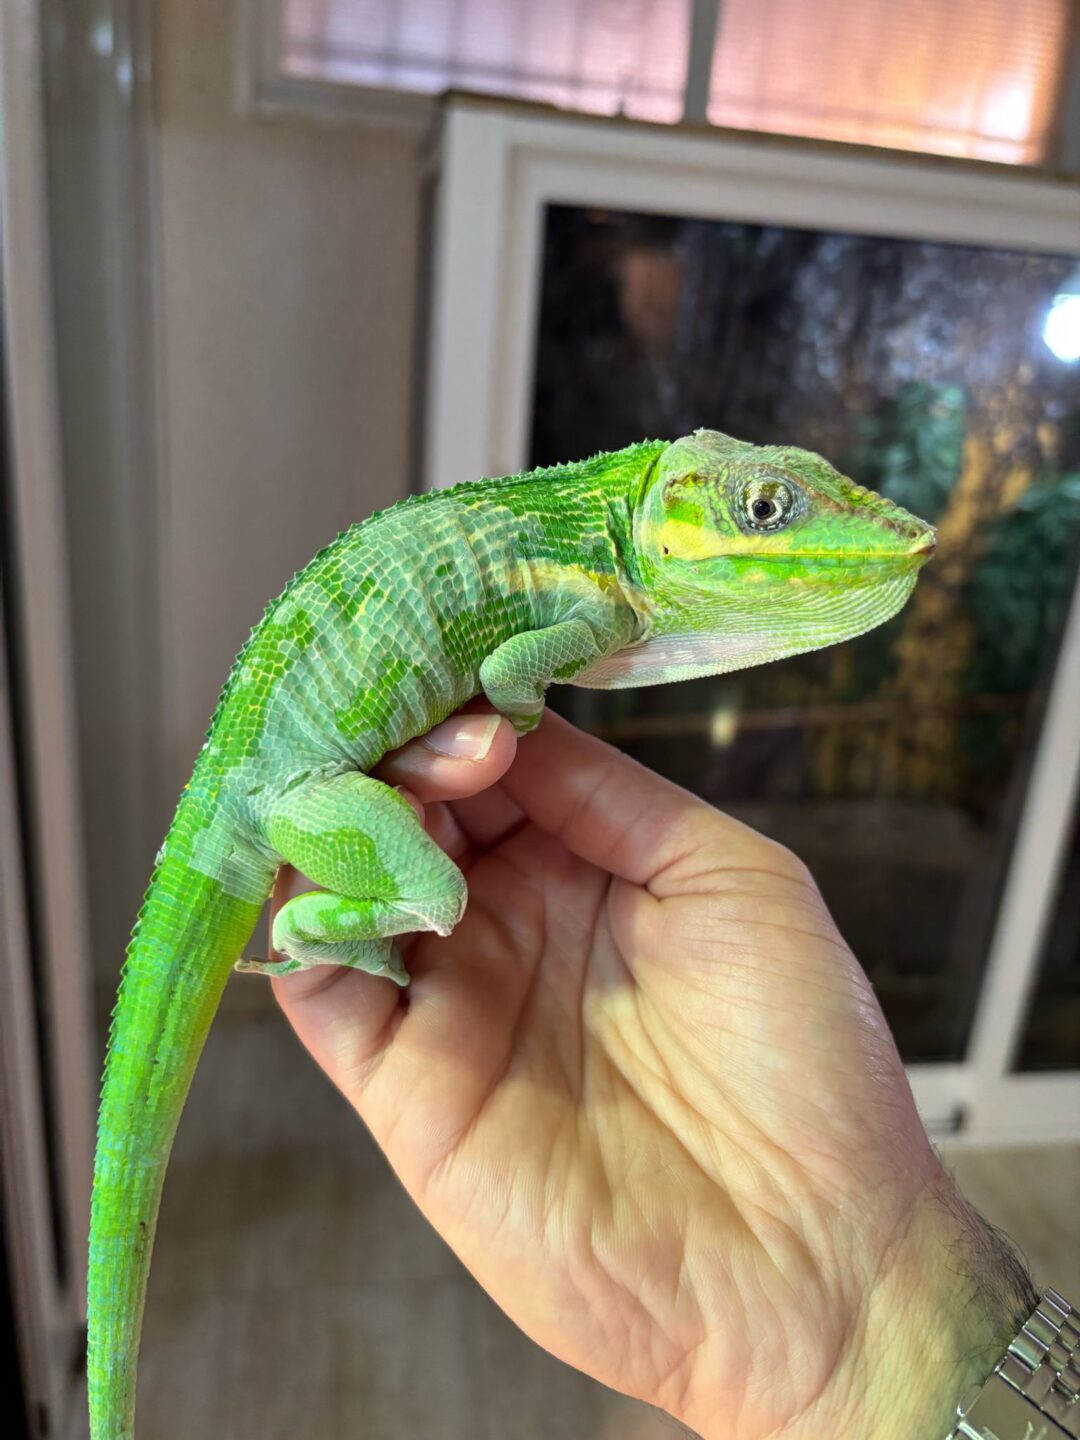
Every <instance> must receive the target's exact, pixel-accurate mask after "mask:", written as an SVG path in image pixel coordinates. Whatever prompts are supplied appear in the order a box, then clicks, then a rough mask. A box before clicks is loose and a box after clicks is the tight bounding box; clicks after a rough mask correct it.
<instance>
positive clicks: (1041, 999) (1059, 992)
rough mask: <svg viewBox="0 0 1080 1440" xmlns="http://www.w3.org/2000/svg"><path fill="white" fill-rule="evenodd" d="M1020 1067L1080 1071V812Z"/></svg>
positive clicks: (1027, 1029) (1043, 954)
mask: <svg viewBox="0 0 1080 1440" xmlns="http://www.w3.org/2000/svg"><path fill="white" fill-rule="evenodd" d="M1016 1068H1017V1069H1018V1070H1077V1069H1080V812H1078V813H1077V815H1075V816H1074V818H1073V829H1072V843H1071V845H1070V847H1069V851H1068V854H1067V856H1066V859H1065V866H1064V869H1063V871H1062V875H1061V881H1060V884H1059V885H1058V891H1057V899H1056V903H1055V905H1054V911H1053V917H1052V919H1051V921H1050V928H1049V930H1048V932H1047V936H1046V942H1045V944H1044V946H1043V953H1042V963H1041V965H1040V969H1039V978H1038V980H1037V982H1036V985H1035V990H1034V992H1033V994H1032V997H1031V1005H1030V1007H1029V1010H1028V1017H1027V1023H1026V1025H1025V1028H1024V1038H1023V1041H1022V1043H1021V1046H1020V1053H1019V1055H1018V1056H1017V1060H1016Z"/></svg>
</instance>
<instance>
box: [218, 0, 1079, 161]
mask: <svg viewBox="0 0 1080 1440" xmlns="http://www.w3.org/2000/svg"><path fill="white" fill-rule="evenodd" d="M235 4H236V45H235V74H234V91H235V97H236V105H237V109H238V110H239V112H240V113H241V114H242V115H245V116H248V117H260V116H261V117H265V118H270V117H274V116H283V115H300V116H307V117H309V118H314V119H321V120H330V121H354V122H359V123H363V124H368V125H375V126H389V127H392V128H396V129H398V130H403V131H407V132H412V133H414V134H417V135H424V134H426V133H427V132H429V131H430V130H431V129H432V128H433V126H435V125H436V124H437V122H438V115H439V107H440V104H441V101H442V99H443V98H444V97H443V96H441V95H440V94H438V93H432V94H424V93H421V92H419V91H410V90H398V89H396V88H394V87H392V86H376V85H359V84H355V83H352V82H346V81H335V80H322V79H320V80H315V79H304V78H301V77H299V76H296V75H286V74H285V73H284V72H283V71H282V68H281V65H280V62H279V56H280V54H281V45H280V39H281V14H282V6H283V4H284V0H235ZM690 5H691V15H690V33H689V55H688V57H687V68H686V81H685V84H684V88H683V119H682V123H683V124H684V125H693V126H699V125H700V126H702V127H704V128H705V129H706V130H707V131H709V132H710V133H711V132H717V133H720V134H726V133H729V132H727V131H725V130H724V129H723V128H722V127H720V126H714V125H712V124H711V123H710V122H709V120H708V106H709V90H710V85H711V80H712V65H713V52H714V50H715V46H716V36H717V32H718V30H719V28H720V20H721V15H722V12H723V6H724V0H690ZM1069 26H1070V31H1069V36H1068V39H1067V42H1066V48H1067V50H1068V55H1067V58H1066V61H1065V79H1064V82H1063V84H1062V86H1061V91H1060V93H1059V95H1058V101H1057V111H1056V115H1055V118H1054V123H1053V124H1052V126H1051V135H1052V139H1051V141H1050V153H1049V155H1048V156H1047V158H1046V161H1045V162H1044V164H1043V165H1042V166H1040V167H1035V166H1024V165H1016V166H1011V167H1010V168H1012V169H1016V170H1029V169H1048V170H1059V171H1061V172H1063V173H1066V174H1080V3H1078V0H1072V8H1071V13H1070V16H1069ZM447 93H455V92H453V91H450V92H447ZM459 93H460V92H459ZM480 98H484V99H491V100H498V101H500V102H502V103H506V104H512V105H514V104H516V105H524V104H528V103H529V102H528V101H522V100H517V99H515V98H514V97H513V96H496V95H491V96H483V97H480ZM540 108H546V107H540ZM557 113H559V114H565V116H566V117H567V118H574V117H575V116H577V115H580V114H581V113H582V112H580V111H574V110H567V111H558V112H557ZM594 118H601V117H594ZM633 123H638V124H655V125H656V127H657V128H658V129H664V130H669V129H673V128H675V127H673V126H670V125H661V124H659V122H651V121H635V122H633ZM730 133H737V134H745V135H753V134H758V133H770V134H775V133H777V132H758V131H753V130H746V131H738V132H730ZM791 138H793V139H806V140H807V143H821V144H833V145H845V144H849V143H851V142H847V141H840V140H836V141H820V142H818V141H816V140H814V139H813V137H800V136H792V137H791ZM851 148H852V149H854V150H858V149H860V148H863V147H861V146H859V145H857V144H851ZM896 153H897V154H914V155H928V156H936V155H937V152H936V151H920V150H916V151H904V150H897V151H896ZM942 158H948V157H942ZM973 163H980V162H977V161H976V162H973ZM983 163H985V162H983Z"/></svg>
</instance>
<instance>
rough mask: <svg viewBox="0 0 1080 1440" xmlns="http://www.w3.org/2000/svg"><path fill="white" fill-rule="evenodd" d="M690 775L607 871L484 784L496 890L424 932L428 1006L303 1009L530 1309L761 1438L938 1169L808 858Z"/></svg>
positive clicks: (647, 1383)
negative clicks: (929, 1169)
mask: <svg viewBox="0 0 1080 1440" xmlns="http://www.w3.org/2000/svg"><path fill="white" fill-rule="evenodd" d="M624 763H625V762H624ZM510 778H511V780H513V772H512V773H511V777H510ZM525 783H526V785H527V783H528V782H525ZM655 783H657V784H659V783H660V782H655ZM508 789H509V791H510V792H511V793H512V792H513V786H512V785H511V786H509V787H508ZM664 793H665V799H666V804H665V805H664V806H662V807H659V809H660V810H661V811H662V813H661V814H659V815H658V814H657V813H656V809H657V807H654V808H653V810H652V811H650V813H649V815H648V817H647V818H645V817H641V818H640V823H639V825H638V826H637V827H633V826H631V827H630V829H629V831H621V832H620V831H619V830H618V829H617V828H616V827H614V826H613V827H611V830H612V833H611V835H610V837H609V840H608V842H607V843H609V844H610V850H611V857H610V862H609V863H610V869H607V868H600V867H599V866H598V865H596V864H592V863H588V862H586V861H585V860H583V859H581V858H580V856H579V855H578V854H575V853H573V851H572V850H571V849H570V848H568V845H567V844H566V843H564V842H563V841H562V840H561V839H559V838H558V837H557V834H553V833H551V832H552V829H553V828H554V829H556V830H557V828H558V827H552V826H547V827H546V828H543V827H542V826H541V825H539V824H537V823H534V822H530V821H528V820H524V819H521V818H520V817H519V816H518V815H515V814H514V813H513V812H514V810H515V809H516V798H515V799H508V798H507V794H506V793H503V794H499V793H498V792H488V794H487V795H485V796H483V797H481V798H480V799H478V800H474V801H469V802H466V804H465V805H463V806H460V807H458V824H459V825H464V826H465V829H466V830H467V831H468V833H469V835H470V837H471V838H470V841H469V843H468V844H466V845H465V847H464V853H462V854H461V856H460V858H461V860H462V863H463V865H464V866H465V868H466V870H467V873H468V879H469V892H470V899H469V907H468V910H467V912H466V916H465V918H464V920H463V921H462V923H461V924H460V925H459V926H458V928H457V930H456V931H455V932H454V934H453V935H452V936H451V937H450V938H449V939H446V940H440V939H437V938H434V937H430V936H425V937H422V938H421V939H419V940H418V941H417V942H416V943H415V945H414V946H413V947H412V949H411V951H410V953H409V966H410V970H411V971H412V974H413V976H414V981H413V986H412V989H411V996H410V1004H409V1006H408V1009H407V1010H396V1011H393V1012H391V1011H389V1010H388V1011H387V1014H386V1020H385V1023H384V1024H382V1025H381V1026H380V1025H375V1026H372V1025H371V1024H368V1025H366V1027H365V1026H357V1025H356V1023H355V1020H356V1017H355V1015H353V1016H352V1017H351V1018H350V1016H349V1013H348V1008H347V1007H343V1006H341V1005H340V1003H339V1004H338V1006H337V1008H336V1011H335V1012H334V1014H335V1015H336V1020H333V1021H331V1022H328V1021H327V1019H326V1013H324V1014H322V1015H321V1017H319V1018H316V1019H312V1020H311V1021H310V1024H309V1027H308V1033H305V1026H304V1024H303V1023H302V1022H301V1021H300V1020H299V1019H298V1018H297V1017H296V1016H294V1017H293V1019H294V1024H297V1028H298V1029H299V1030H300V1031H301V1034H302V1035H303V1036H304V1038H305V1040H306V1041H307V1043H308V1044H309V1045H310V1046H311V1048H312V1049H313V1050H315V1052H316V1054H317V1055H320V1058H322V1057H323V1056H325V1055H326V1054H327V1053H332V1054H333V1055H334V1057H335V1058H336V1068H335V1066H334V1065H333V1064H328V1067H327V1068H329V1069H330V1071H331V1074H332V1075H333V1077H334V1078H335V1079H336V1080H337V1083H339V1084H340V1085H341V1086H342V1088H343V1089H345V1091H346V1093H347V1094H349V1095H350V1097H351V1098H352V1099H353V1100H354V1103H356V1104H357V1107H358V1108H359V1109H360V1110H361V1113H362V1114H363V1115H364V1116H365V1118H366V1119H367V1120H368V1121H369V1123H370V1124H371V1126H372V1129H373V1130H374V1132H375V1134H376V1136H377V1138H378V1139H379V1140H380V1143H382V1144H383V1146H384V1148H385V1149H386V1151H387V1153H388V1155H389V1156H390V1159H391V1161H392V1163H393V1164H394V1165H395V1168H396V1169H397V1170H398V1172H399V1174H400V1175H401V1177H402V1179H403V1181H404V1183H405V1184H406V1186H407V1187H408V1189H409V1190H410V1192H411V1193H412V1194H413V1195H414V1197H415V1198H416V1199H417V1201H418V1203H419V1204H420V1205H421V1207H422V1208H423V1209H424V1211H425V1212H426V1213H427V1215H428V1216H429V1218H430V1219H431V1220H432V1222H433V1223H434V1224H435V1225H436V1227H437V1228H438V1229H439V1230H440V1231H441V1232H442V1233H443V1234H444V1235H445V1236H446V1238H447V1239H448V1240H449V1242H450V1243H451V1244H452V1245H453V1246H454V1248H455V1249H456V1250H457V1251H458V1253H459V1254H460V1255H461V1257H462V1259H463V1260H464V1261H465V1263H466V1264H467V1265H468V1266H469V1267H470V1268H471V1269H472V1270H473V1271H474V1273H475V1274H476V1275H477V1277H478V1279H479V1280H480V1281H481V1283H482V1284H483V1285H484V1287H485V1288H486V1289H487V1290H488V1291H489V1292H490V1293H491V1294H492V1296H493V1297H494V1298H495V1299H496V1300H497V1301H498V1302H499V1303H500V1304H501V1305H502V1307H503V1308H504V1309H505V1310H506V1311H507V1312H508V1313H509V1314H510V1315H511V1316H512V1317H513V1318H514V1319H515V1320H516V1321H517V1322H518V1323H519V1324H520V1325H521V1326H522V1328H523V1329H525V1330H526V1331H527V1332H528V1333H529V1334H531V1335H532V1336H533V1337H534V1338H535V1339H536V1340H538V1341H539V1342H540V1343H541V1344H543V1345H544V1346H546V1347H547V1348H548V1349H550V1350H552V1351H553V1352H554V1353H556V1354H558V1355H560V1356H561V1357H562V1358H564V1359H566V1360H568V1361H569V1362H571V1363H572V1364H574V1365H576V1366H578V1367H579V1368H581V1369H585V1370H587V1371H589V1372H590V1373H592V1374H594V1375H596V1376H597V1378H599V1379H601V1380H603V1381H604V1382H605V1383H607V1384H609V1385H612V1386H614V1387H616V1388H618V1389H621V1390H624V1391H626V1392H628V1393H632V1394H637V1395H639V1396H641V1397H643V1398H645V1399H647V1400H649V1401H651V1402H652V1403H654V1404H657V1405H660V1406H662V1407H663V1408H665V1409H667V1410H669V1411H671V1412H672V1413H673V1414H676V1415H679V1416H681V1417H682V1418H684V1419H686V1420H687V1421H688V1422H689V1423H691V1424H694V1425H695V1426H697V1427H699V1428H701V1429H708V1430H712V1429H713V1428H714V1427H715V1426H716V1425H717V1421H718V1418H719V1417H721V1416H722V1422H723V1423H722V1429H721V1433H724V1434H725V1435H730V1436H732V1437H736V1436H738V1437H746V1440H751V1437H759V1436H762V1437H763V1436H766V1435H771V1434H773V1433H774V1432H775V1431H777V1430H780V1429H782V1428H783V1427H784V1426H786V1425H791V1424H793V1423H794V1422H795V1421H796V1420H797V1418H798V1417H800V1416H803V1415H804V1414H807V1413H811V1412H812V1410H813V1407H814V1406H815V1405H816V1404H818V1403H823V1402H821V1401H820V1399H819V1397H822V1396H823V1394H826V1393H827V1392H828V1391H829V1389H830V1385H831V1382H832V1379H833V1377H834V1373H835V1372H836V1370H837V1366H838V1362H839V1357H840V1352H841V1349H842V1346H843V1344H844V1343H845V1341H846V1340H847V1339H848V1338H849V1336H850V1331H851V1329H852V1327H853V1326H854V1325H855V1324H857V1321H858V1314H857V1303H856V1300H855V1298H854V1297H855V1296H857V1295H858V1294H859V1292H860V1289H861V1287H862V1286H863V1285H864V1284H866V1283H867V1282H868V1281H869V1279H870V1278H871V1276H872V1274H873V1273H874V1271H875V1270H876V1269H877V1268H878V1267H879V1266H880V1265H881V1264H882V1263H883V1260H884V1258H885V1255H886V1251H887V1248H888V1245H889V1242H890V1240H891V1238H892V1232H893V1231H894V1230H895V1229H896V1228H897V1227H898V1226H899V1225H900V1224H901V1222H902V1220H903V1218H904V1216H905V1215H906V1214H907V1212H908V1210H909V1208H910V1205H911V1203H912V1202H911V1194H910V1191H911V1190H912V1189H913V1188H914V1186H915V1184H916V1183H918V1182H917V1180H916V1178H915V1177H914V1176H912V1178H911V1182H910V1184H905V1183H903V1173H902V1172H903V1166H904V1163H905V1160H904V1157H903V1155H902V1154H901V1155H897V1154H896V1153H895V1151H894V1150H893V1149H891V1148H890V1149H888V1150H886V1149H885V1148H884V1147H882V1145H881V1142H880V1139H875V1138H873V1137H880V1136H882V1135H883V1134H884V1135H888V1136H892V1137H894V1138H895V1136H896V1135H897V1134H898V1133H900V1134H903V1133H904V1131H905V1129H907V1128H909V1125H908V1118H907V1117H908V1112H909V1110H910V1100H909V1097H908V1093H907V1090H906V1085H905V1083H904V1080H903V1075H902V1071H901V1070H900V1066H899V1061H898V1059H897V1057H896V1053H895V1050H894V1048H893V1046H892V1042H891V1040H890V1038H889V1036H888V1032H887V1030H886V1029H885V1027H884V1022H883V1021H882V1020H881V1017H880V1013H879V1012H878V1010H877V1007H876V1004H875V1002H874V1001H873V999H872V996H871V994H870V991H869V986H868V985H867V983H866V981H865V978H864V977H863V975H862V972H861V971H860V970H859V969H858V967H857V966H856V965H855V963H854V961H853V960H852V959H851V957H850V955H849V953H848V952H847V951H846V949H845V948H844V947H843V946H842V943H841V942H840V941H839V939H838V937H837V935H836V933H835V931H834V930H833V928H832V925H831V922H830V920H829V918H828V915H827V913H826V912H825V910H824V908H823V906H822V905H821V902H820V899H819V898H818V896H817V892H816V891H815V890H814V888H813V887H812V885H810V884H809V883H808V881H807V880H806V879H805V877H804V875H803V873H802V871H801V868H800V867H799V866H798V864H797V862H795V861H793V860H792V859H791V857H789V856H787V855H786V854H785V852H783V851H781V850H779V849H777V848H776V847H774V846H772V845H770V844H769V842H767V841H764V840H762V839H761V838H760V837H758V836H756V835H754V834H753V833H752V832H750V831H746V830H744V829H743V828H742V827H740V826H735V825H734V824H733V822H730V821H727V820H724V819H723V818H722V817H718V816H715V815H714V812H711V811H709V810H707V809H706V808H705V807H703V806H700V805H699V804H697V803H696V802H693V801H691V800H690V799H689V798H688V797H681V796H680V794H679V792H676V791H673V790H670V788H665V792H664ZM595 798H596V797H595V795H594V797H593V799H594V800H595ZM658 822H659V825H658ZM635 830H637V831H640V832H641V833H640V834H639V835H638V836H637V838H636V839H635ZM458 833H459V835H460V833H461V831H460V830H459V832H458ZM567 834H568V838H569V839H571V840H572V839H573V837H572V834H571V832H569V831H568V832H567ZM459 848H461V847H460V846H459ZM593 848H594V849H595V847H593ZM613 871H614V872H616V873H614V874H613V873H612V872H613ZM627 876H630V877H631V878H626V877H627ZM347 978H348V979H349V980H350V981H357V980H358V981H359V982H360V985H361V986H363V987H364V995H365V1006H367V1005H368V1004H369V1001H370V995H371V986H372V982H370V981H365V980H364V979H363V977H356V976H352V977H347ZM388 990H389V987H388V986H380V987H379V991H378V993H379V994H380V995H385V994H386V993H387V992H388ZM331 993H332V992H331V991H327V992H326V994H327V996H329V995H330V994H331ZM358 993H359V992H358ZM324 1008H325V1007H324ZM327 1013H328V1012H327ZM328 1023H330V1025H331V1029H332V1030H333V1034H332V1035H328V1034H327V1033H326V1026H327V1024H328ZM311 1025H314V1026H315V1028H316V1029H321V1031H322V1032H323V1033H320V1034H318V1035H317V1036H315V1037H313V1035H312V1033H310V1032H311ZM323 1063H327V1061H326V1059H324V1060H323ZM868 1075H869V1076H870V1077H873V1084H874V1089H873V1090H872V1091H870V1092H869V1093H868V1086H867V1076H868ZM875 1108H876V1109H879V1110H880V1109H884V1110H886V1111H892V1112H894V1113H893V1114H892V1115H891V1117H890V1119H891V1121H892V1123H886V1124H880V1123H871V1124H868V1123H867V1122H868V1119H869V1118H871V1117H870V1114H869V1112H871V1111H872V1110H874V1109H875ZM873 1118H874V1119H875V1120H876V1119H877V1118H878V1117H873ZM882 1189H888V1190H890V1192H891V1201H890V1203H889V1204H887V1205H886V1206H885V1207H884V1209H883V1208H882V1206H881V1202H880V1195H879V1194H878V1192H879V1191H880V1190H882ZM872 1192H873V1193H874V1194H875V1200H874V1204H873V1205H870V1204H867V1203H866V1201H867V1198H868V1196H869V1195H870V1194H871V1193H872ZM864 1217H872V1219H870V1218H864ZM838 1250H840V1251H842V1252H843V1253H842V1258H841V1257H840V1256H838ZM538 1257H542V1263H538ZM762 1317H768V1319H767V1323H763V1321H762Z"/></svg>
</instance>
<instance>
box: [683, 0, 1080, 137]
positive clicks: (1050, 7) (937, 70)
mask: <svg viewBox="0 0 1080 1440" xmlns="http://www.w3.org/2000/svg"><path fill="white" fill-rule="evenodd" d="M1068 9H1069V0H723V8H722V9H721V12H720V17H721V18H720V30H719V33H718V35H717V44H716V50H715V52H714V56H713V71H712V84H711V87H710V94H709V119H710V120H711V121H712V123H713V124H714V125H733V126H737V127H738V128H740V129H751V130H774V131H783V132H786V133H788V134H792V135H815V136H820V137H821V138H823V139H828V140H849V141H858V142H860V143H862V144H867V145H888V146H895V147H899V148H901V149H904V150H927V151H933V152H934V153H936V154H940V155H967V156H971V157H973V158H977V159H980V160H1000V161H1006V162H1009V163H1011V164H1016V165H1024V164H1034V163H1037V162H1038V161H1039V160H1041V159H1042V158H1043V157H1044V155H1045V154H1046V153H1047V146H1048V142H1049V139H1050V130H1051V126H1052V125H1053V121H1054V111H1055V107H1056V101H1057V94H1058V88H1059V86H1060V83H1061V74H1062V71H1063V68H1064V60H1065V53H1066V49H1067V44H1068V35H1067V30H1068Z"/></svg>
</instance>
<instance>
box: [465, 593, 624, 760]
mask: <svg viewBox="0 0 1080 1440" xmlns="http://www.w3.org/2000/svg"><path fill="white" fill-rule="evenodd" d="M603 653H604V652H603V650H602V649H601V646H600V644H599V643H598V641H597V639H596V635H595V634H594V632H593V629H592V626H590V625H588V624H587V623H586V622H585V621H584V620H561V621H560V622H559V623H558V624H557V625H549V626H548V627H547V628H546V629H544V630H526V631H523V632H522V633H521V634H520V635H511V637H510V639H509V640H504V641H503V643H502V644H501V645H500V646H499V648H498V649H497V650H493V651H492V653H491V654H490V655H489V656H488V657H487V659H486V660H485V661H484V662H483V664H482V665H481V666H480V684H481V685H482V686H483V687H484V694H485V695H486V696H487V698H488V699H489V700H490V701H491V703H492V704H493V705H494V706H495V708H496V710H498V711H499V713H500V714H501V715H505V716H506V718H507V719H508V720H509V721H510V723H511V724H512V725H513V727H514V729H515V730H516V731H517V733H518V734H519V735H527V734H528V732H529V731H530V730H534V729H535V728H536V726H537V725H539V723H540V716H541V715H542V714H543V713H544V691H545V690H546V689H547V687H548V685H550V684H551V682H552V680H571V679H573V677H574V676H575V675H577V674H580V672H581V671H582V670H585V669H587V668H588V667H589V666H590V665H592V664H593V663H594V662H595V661H597V660H599V659H600V657H601V655H602V654H603Z"/></svg>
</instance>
